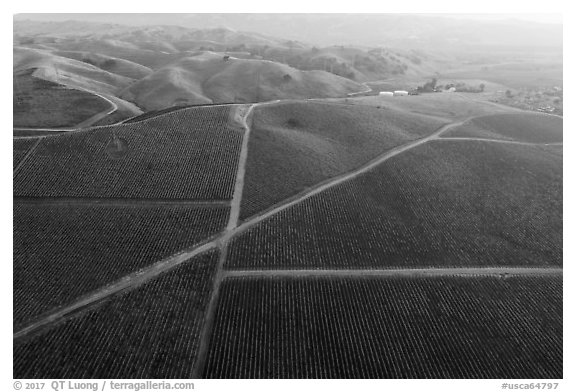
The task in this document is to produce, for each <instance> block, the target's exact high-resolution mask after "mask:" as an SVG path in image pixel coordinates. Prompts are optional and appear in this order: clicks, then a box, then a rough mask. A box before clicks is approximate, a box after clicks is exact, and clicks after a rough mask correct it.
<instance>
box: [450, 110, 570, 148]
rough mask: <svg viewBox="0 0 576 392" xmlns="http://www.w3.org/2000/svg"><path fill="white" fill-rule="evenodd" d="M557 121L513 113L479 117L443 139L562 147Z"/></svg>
mask: <svg viewBox="0 0 576 392" xmlns="http://www.w3.org/2000/svg"><path fill="white" fill-rule="evenodd" d="M562 125H563V121H562V118H561V117H557V116H547V115H543V114H530V113H513V114H498V115H493V116H482V117H477V118H474V119H472V120H471V121H469V122H467V123H466V124H463V125H462V126H460V127H458V128H455V129H453V130H451V131H450V132H449V133H448V134H446V136H451V137H478V138H485V139H499V140H516V141H521V142H529V143H562V133H563V132H562Z"/></svg>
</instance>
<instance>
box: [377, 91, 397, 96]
mask: <svg viewBox="0 0 576 392" xmlns="http://www.w3.org/2000/svg"><path fill="white" fill-rule="evenodd" d="M378 95H379V96H381V97H392V96H394V93H393V92H392V91H380V93H379V94H378Z"/></svg>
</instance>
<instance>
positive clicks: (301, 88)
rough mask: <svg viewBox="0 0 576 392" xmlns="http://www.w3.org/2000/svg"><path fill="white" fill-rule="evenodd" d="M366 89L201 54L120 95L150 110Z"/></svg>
mask: <svg viewBox="0 0 576 392" xmlns="http://www.w3.org/2000/svg"><path fill="white" fill-rule="evenodd" d="M363 88H364V87H363V86H361V85H359V84H357V83H354V82H352V81H350V80H347V79H344V78H340V77H338V76H335V75H332V74H329V73H326V72H321V71H315V72H303V71H299V70H296V69H294V68H291V67H288V66H286V65H283V64H278V63H273V62H270V61H261V60H246V59H237V58H234V57H231V58H230V59H229V60H228V61H224V59H223V55H222V54H217V53H213V52H203V53H199V54H197V55H195V56H193V57H187V58H185V59H182V60H179V61H177V62H175V63H172V64H170V65H169V66H167V67H164V68H161V69H159V70H158V71H156V72H154V73H153V74H152V75H150V76H147V77H146V78H143V79H141V80H139V81H138V82H136V83H135V84H134V85H132V86H130V87H129V88H127V89H126V90H124V91H123V92H122V93H121V95H120V96H121V97H122V98H124V99H127V100H129V101H133V102H136V104H137V105H138V106H140V107H142V108H145V109H147V110H154V109H161V108H164V107H167V106H172V105H185V104H203V103H211V102H256V101H268V100H274V99H280V98H312V97H319V98H321V97H338V96H345V95H346V94H348V93H351V92H355V91H361V90H363Z"/></svg>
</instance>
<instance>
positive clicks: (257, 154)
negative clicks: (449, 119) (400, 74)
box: [240, 102, 444, 219]
mask: <svg viewBox="0 0 576 392" xmlns="http://www.w3.org/2000/svg"><path fill="white" fill-rule="evenodd" d="M443 124H444V123H442V122H441V121H439V120H432V119H430V118H423V117H419V116H417V115H411V114H407V113H403V112H398V111H392V110H378V109H376V108H370V107H348V106H344V105H326V104H319V103H311V102H303V103H302V102H300V103H298V102H290V103H282V104H274V105H267V106H263V107H259V108H257V109H256V110H255V111H254V115H253V125H252V127H253V130H252V133H251V135H250V141H249V145H248V161H247V164H246V182H245V186H244V192H243V200H242V208H241V212H240V218H241V219H246V218H248V217H250V216H252V215H254V214H256V213H258V212H261V211H263V210H266V209H267V208H269V207H271V206H272V205H274V204H276V203H278V202H280V201H282V200H285V199H287V198H289V197H291V196H294V195H296V194H297V193H299V192H301V191H303V190H305V189H306V188H309V187H311V186H313V185H316V184H317V183H319V182H321V181H324V180H327V179H329V178H331V177H334V176H337V175H339V174H343V173H345V172H348V171H350V170H353V169H354V168H357V167H359V166H362V165H363V164H365V163H366V162H368V161H370V160H371V159H373V158H375V157H376V156H378V155H380V154H382V153H384V152H386V151H387V150H389V149H391V148H393V147H396V146H398V145H401V144H404V143H406V142H408V141H410V140H414V139H418V138H421V137H424V136H426V135H428V134H431V133H433V132H434V131H435V130H437V129H438V128H440V127H441V126H442V125H443Z"/></svg>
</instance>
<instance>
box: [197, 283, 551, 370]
mask: <svg viewBox="0 0 576 392" xmlns="http://www.w3.org/2000/svg"><path fill="white" fill-rule="evenodd" d="M221 290H222V293H221V296H220V303H219V307H218V311H217V315H216V323H215V326H214V336H213V337H212V342H211V345H210V350H209V354H208V360H207V365H206V368H205V373H204V377H206V378H520V379H523V378H526V379H539V378H540V379H541V378H562V321H561V320H562V279H561V278H541V277H530V278H527V277H508V278H506V279H502V278H497V277H472V278H470V277H465V278H463V277H455V276H447V277H435V278H387V279H382V278H360V279H358V278H336V279H335V278H328V277H322V278H303V279H296V278H228V279H226V280H225V281H224V282H223V284H222V288H221ZM464 358H465V360H463V359H464Z"/></svg>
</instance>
